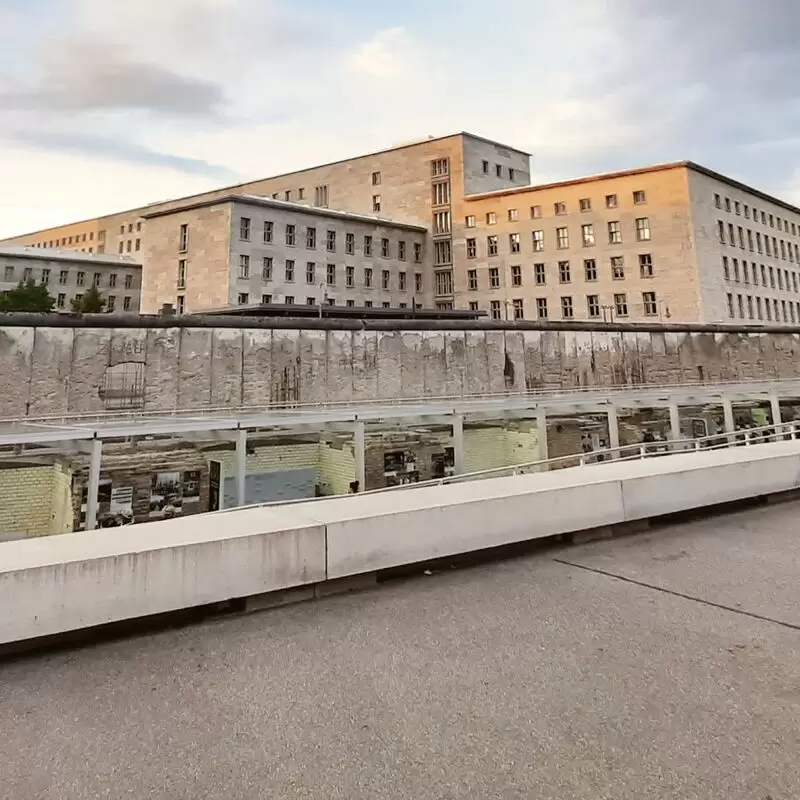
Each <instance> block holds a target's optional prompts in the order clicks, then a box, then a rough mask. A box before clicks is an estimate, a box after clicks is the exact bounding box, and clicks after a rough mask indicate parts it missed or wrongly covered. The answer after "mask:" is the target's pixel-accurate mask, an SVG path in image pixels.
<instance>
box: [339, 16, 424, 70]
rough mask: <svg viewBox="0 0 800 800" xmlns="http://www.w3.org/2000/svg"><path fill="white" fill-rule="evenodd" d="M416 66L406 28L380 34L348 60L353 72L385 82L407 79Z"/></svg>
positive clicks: (370, 39) (362, 45)
mask: <svg viewBox="0 0 800 800" xmlns="http://www.w3.org/2000/svg"><path fill="white" fill-rule="evenodd" d="M414 63H415V62H414V53H413V46H412V44H411V41H410V38H409V36H408V33H407V31H406V29H405V28H388V29H386V30H381V31H377V32H376V33H375V34H374V35H373V36H371V37H370V38H369V39H368V40H367V41H365V42H362V43H361V44H360V45H359V46H358V47H357V48H356V50H355V51H354V52H353V53H351V54H350V55H348V56H347V57H346V59H345V64H346V66H347V68H348V69H349V70H350V71H351V72H354V73H356V74H361V75H365V76H367V77H369V78H377V79H382V80H386V79H389V78H398V77H405V76H407V75H408V74H409V72H411V71H412V69H413V67H414Z"/></svg>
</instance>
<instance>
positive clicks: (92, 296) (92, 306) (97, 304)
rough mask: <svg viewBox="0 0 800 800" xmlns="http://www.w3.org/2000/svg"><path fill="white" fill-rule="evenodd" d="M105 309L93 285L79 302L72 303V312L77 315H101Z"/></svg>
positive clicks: (102, 299)
mask: <svg viewBox="0 0 800 800" xmlns="http://www.w3.org/2000/svg"><path fill="white" fill-rule="evenodd" d="M105 307H106V301H105V299H104V298H103V296H102V295H101V294H100V292H99V290H98V289H97V287H96V286H95V285H94V284H92V285H91V286H90V287H89V290H88V291H87V292H86V294H85V295H83V297H81V299H80V300H78V299H77V298H75V299H74V300H73V301H72V310H73V311H75V312H76V313H78V314H102V312H103V310H104V309H105Z"/></svg>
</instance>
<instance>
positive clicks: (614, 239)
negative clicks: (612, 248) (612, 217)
mask: <svg viewBox="0 0 800 800" xmlns="http://www.w3.org/2000/svg"><path fill="white" fill-rule="evenodd" d="M608 243H609V244H622V227H621V226H620V224H619V222H616V221H614V222H609V223H608Z"/></svg>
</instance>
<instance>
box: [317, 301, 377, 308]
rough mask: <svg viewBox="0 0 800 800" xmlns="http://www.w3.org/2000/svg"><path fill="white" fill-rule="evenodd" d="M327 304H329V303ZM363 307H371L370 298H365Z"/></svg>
mask: <svg viewBox="0 0 800 800" xmlns="http://www.w3.org/2000/svg"><path fill="white" fill-rule="evenodd" d="M328 305H330V303H329V304H328ZM364 308H372V300H365V301H364Z"/></svg>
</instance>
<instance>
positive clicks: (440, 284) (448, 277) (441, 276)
mask: <svg viewBox="0 0 800 800" xmlns="http://www.w3.org/2000/svg"><path fill="white" fill-rule="evenodd" d="M386 288H388V287H386ZM451 294H453V273H452V272H451V271H450V270H444V271H443V272H437V273H436V295H437V296H442V295H451Z"/></svg>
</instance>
